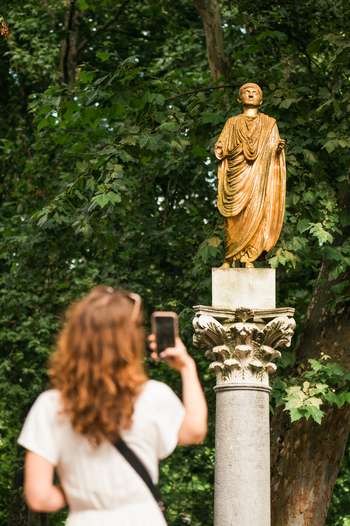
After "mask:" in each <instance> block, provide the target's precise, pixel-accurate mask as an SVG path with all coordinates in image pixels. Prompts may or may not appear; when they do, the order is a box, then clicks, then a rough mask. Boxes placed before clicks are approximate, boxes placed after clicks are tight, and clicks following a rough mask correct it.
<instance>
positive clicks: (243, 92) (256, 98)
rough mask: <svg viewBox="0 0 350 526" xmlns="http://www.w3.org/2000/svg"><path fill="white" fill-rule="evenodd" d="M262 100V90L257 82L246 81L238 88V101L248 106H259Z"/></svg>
mask: <svg viewBox="0 0 350 526" xmlns="http://www.w3.org/2000/svg"><path fill="white" fill-rule="evenodd" d="M262 101H263V92H262V89H261V88H260V86H258V84H255V83H254V82H247V83H246V84H243V86H241V87H240V88H239V98H238V102H241V103H242V104H244V105H249V106H261V104H262Z"/></svg>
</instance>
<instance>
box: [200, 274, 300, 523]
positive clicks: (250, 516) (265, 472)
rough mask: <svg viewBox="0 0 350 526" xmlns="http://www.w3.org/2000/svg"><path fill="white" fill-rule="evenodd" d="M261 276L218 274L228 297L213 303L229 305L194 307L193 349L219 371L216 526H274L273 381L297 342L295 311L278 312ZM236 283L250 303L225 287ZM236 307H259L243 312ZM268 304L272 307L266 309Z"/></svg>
mask: <svg viewBox="0 0 350 526" xmlns="http://www.w3.org/2000/svg"><path fill="white" fill-rule="evenodd" d="M259 270H260V269H229V270H223V271H221V272H223V273H227V274H226V279H224V278H225V275H224V274H223V275H221V276H219V279H218V278H216V280H215V279H214V281H213V286H214V287H215V286H216V287H218V286H219V287H222V286H223V285H225V286H224V288H223V292H224V294H220V291H218V290H215V291H214V290H213V298H215V301H216V303H219V304H220V298H222V297H223V296H225V299H224V300H222V301H223V302H224V303H226V304H227V302H231V305H229V307H227V306H222V305H221V306H203V305H198V306H196V307H194V309H195V311H196V315H195V318H194V320H193V326H194V331H195V333H194V337H193V339H194V344H195V345H197V346H199V347H202V348H206V349H208V350H207V352H206V356H207V357H208V358H209V359H210V360H211V363H210V365H209V369H210V370H212V371H213V372H215V373H216V386H215V388H214V389H215V391H216V430H215V457H216V458H215V492H214V525H215V526H270V523H271V521H270V430H269V392H270V387H269V375H270V374H271V373H274V372H275V371H276V365H275V364H274V363H273V360H274V359H276V358H278V357H279V356H280V355H281V353H280V351H279V350H278V348H283V347H288V346H289V345H290V343H291V338H292V335H293V332H294V329H295V321H294V319H293V314H294V310H293V309H290V308H279V309H276V308H274V296H275V289H274V287H272V288H271V287H269V286H267V284H266V277H268V278H269V279H271V274H268V275H266V273H265V276H263V279H262V280H261V282H260V285H259V280H258V282H255V285H254V280H252V275H253V274H254V273H256V271H259ZM262 270H264V271H266V270H267V271H269V270H270V269H262ZM237 271H239V272H238V273H237ZM242 271H243V272H242ZM216 272H219V271H216ZM232 272H234V275H233V274H232ZM270 272H273V271H270ZM248 273H250V274H248ZM242 275H243V278H242ZM260 277H261V275H260ZM232 279H233V281H235V280H237V279H238V285H239V282H240V280H241V282H240V283H241V288H240V290H241V292H242V291H243V296H244V297H245V298H242V297H239V287H238V288H237V283H236V286H235V287H234V288H233V291H232V294H231V295H230V294H228V291H227V287H226V285H227V284H230V283H231V284H232ZM242 280H243V285H242ZM218 282H219V285H218ZM247 283H248V284H249V283H250V285H251V286H250V292H249V295H248V297H246V296H247V290H246V289H247V287H246V285H247ZM248 288H249V287H248ZM231 290H232V289H231ZM262 290H264V294H265V300H264V299H263V298H262ZM272 296H273V298H272ZM269 298H270V299H269ZM222 301H221V303H222ZM235 302H240V303H243V304H244V303H245V305H247V304H248V302H249V303H250V304H251V305H252V306H254V305H256V304H259V308H248V307H247V306H244V307H237V306H235ZM264 302H265V303H266V305H269V304H270V305H273V307H272V308H271V307H270V308H261V305H264V304H265V303H264Z"/></svg>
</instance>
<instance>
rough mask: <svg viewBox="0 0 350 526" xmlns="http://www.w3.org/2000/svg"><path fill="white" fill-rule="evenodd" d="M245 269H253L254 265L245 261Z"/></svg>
mask: <svg viewBox="0 0 350 526" xmlns="http://www.w3.org/2000/svg"><path fill="white" fill-rule="evenodd" d="M245 268H254V265H253V263H250V262H249V261H247V263H246V264H245Z"/></svg>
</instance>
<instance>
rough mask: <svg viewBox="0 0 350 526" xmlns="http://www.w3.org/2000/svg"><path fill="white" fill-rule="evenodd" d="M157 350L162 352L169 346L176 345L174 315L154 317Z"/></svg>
mask: <svg viewBox="0 0 350 526" xmlns="http://www.w3.org/2000/svg"><path fill="white" fill-rule="evenodd" d="M154 327H155V335H156V340H157V351H158V352H159V353H160V352H162V351H164V349H166V348H167V347H174V345H175V319H174V317H173V316H155V317H154Z"/></svg>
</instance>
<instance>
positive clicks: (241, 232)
mask: <svg viewBox="0 0 350 526" xmlns="http://www.w3.org/2000/svg"><path fill="white" fill-rule="evenodd" d="M279 141H280V136H279V133H278V128H277V124H276V121H275V119H273V118H272V117H269V116H268V115H265V114H263V113H259V114H258V115H257V116H255V117H247V116H246V115H244V114H241V115H237V116H236V117H231V118H230V119H228V121H227V122H226V124H225V126H224V129H223V130H222V132H221V135H220V137H219V139H218V142H217V143H216V145H215V154H216V156H217V158H218V159H220V160H221V162H220V166H219V170H218V179H219V181H218V208H219V211H220V213H221V214H222V215H223V216H224V217H225V230H226V255H225V260H226V261H231V260H239V261H242V262H252V261H255V260H256V259H257V258H258V257H259V256H260V254H261V253H262V252H264V251H266V252H268V251H269V250H271V248H272V247H273V246H274V245H275V243H276V241H277V239H278V237H279V235H280V232H281V228H282V223H283V217H284V207H285V193H286V190H285V188H286V165H285V155H284V151H280V152H277V147H278V144H279Z"/></svg>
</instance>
